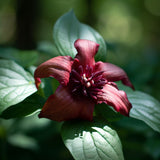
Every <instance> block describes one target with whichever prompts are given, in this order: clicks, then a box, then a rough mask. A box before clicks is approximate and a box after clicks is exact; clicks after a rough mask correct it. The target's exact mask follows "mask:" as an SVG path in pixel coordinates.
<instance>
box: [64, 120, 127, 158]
mask: <svg viewBox="0 0 160 160" xmlns="http://www.w3.org/2000/svg"><path fill="white" fill-rule="evenodd" d="M62 138H63V141H64V144H65V145H66V147H67V148H68V149H69V151H70V153H71V154H72V156H73V157H74V159H76V160H93V159H94V160H123V159H124V158H123V152H122V146H121V142H120V140H119V137H118V135H117V133H116V132H115V131H114V130H112V129H111V128H110V127H108V126H106V125H103V123H101V122H100V123H95V122H84V121H71V122H65V123H64V124H63V126H62Z"/></svg>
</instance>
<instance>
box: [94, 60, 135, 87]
mask: <svg viewBox="0 0 160 160" xmlns="http://www.w3.org/2000/svg"><path fill="white" fill-rule="evenodd" d="M96 70H98V71H104V72H103V76H104V78H106V79H107V81H110V82H113V81H119V80H121V81H122V83H123V84H125V85H127V86H129V87H131V88H132V89H134V86H133V85H132V83H131V82H130V80H129V78H128V76H127V74H126V73H125V71H124V70H123V69H121V68H120V67H118V66H116V65H114V64H111V63H103V62H101V61H99V62H97V63H96Z"/></svg>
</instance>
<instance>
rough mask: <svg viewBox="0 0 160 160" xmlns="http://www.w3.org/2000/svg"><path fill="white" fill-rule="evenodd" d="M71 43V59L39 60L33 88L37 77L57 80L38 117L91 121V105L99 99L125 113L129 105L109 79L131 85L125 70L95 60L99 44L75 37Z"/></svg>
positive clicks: (128, 109)
mask: <svg viewBox="0 0 160 160" xmlns="http://www.w3.org/2000/svg"><path fill="white" fill-rule="evenodd" d="M74 46H75V48H76V49H77V52H78V53H77V55H76V56H75V58H74V59H72V58H71V57H70V56H58V57H55V58H52V59H50V60H48V61H46V62H44V63H42V64H41V65H40V66H38V68H37V69H36V71H35V74H34V77H35V83H36V86H37V88H38V87H39V85H40V83H41V80H40V78H45V77H54V78H55V79H57V80H58V81H59V83H60V86H59V87H58V88H57V90H56V91H55V93H54V94H53V95H51V96H50V97H49V98H48V100H47V101H46V103H45V105H44V106H43V108H42V110H41V112H40V114H39V117H40V118H42V117H44V118H49V119H51V120H55V121H65V120H70V119H76V118H79V119H85V120H92V119H93V110H94V105H95V104H98V103H102V102H104V103H106V104H108V105H111V106H112V107H113V108H114V109H115V110H116V111H117V112H120V113H121V114H123V115H125V116H129V111H130V109H131V107H132V106H131V104H130V102H129V101H128V98H127V95H126V93H125V92H124V91H121V90H119V89H118V87H117V85H116V83H114V82H113V81H119V80H121V81H122V83H123V84H125V85H127V86H129V87H131V88H133V85H132V84H131V82H130V81H129V79H128V77H127V75H126V73H125V72H124V71H123V70H122V69H121V68H119V67H117V66H115V65H113V64H110V63H103V62H101V61H99V62H97V63H96V62H95V60H94V56H95V54H96V53H97V51H98V48H99V44H97V43H95V42H92V41H89V40H82V39H78V40H77V41H76V42H75V43H74Z"/></svg>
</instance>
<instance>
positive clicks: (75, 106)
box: [39, 86, 94, 121]
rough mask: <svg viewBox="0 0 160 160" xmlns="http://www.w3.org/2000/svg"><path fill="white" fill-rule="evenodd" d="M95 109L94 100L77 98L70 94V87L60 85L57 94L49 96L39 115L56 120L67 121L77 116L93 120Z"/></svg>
mask: <svg viewBox="0 0 160 160" xmlns="http://www.w3.org/2000/svg"><path fill="white" fill-rule="evenodd" d="M93 110H94V103H93V102H91V101H90V100H85V99H83V100H76V99H74V98H73V97H72V95H71V94H70V92H69V90H68V87H63V86H59V87H58V88H57V90H56V92H55V94H54V95H51V96H50V97H49V98H48V100H47V102H46V103H45V105H44V106H43V108H42V111H41V112H40V114H39V117H40V118H49V119H51V120H54V121H66V120H71V119H75V118H79V119H84V120H89V121H91V120H92V118H93Z"/></svg>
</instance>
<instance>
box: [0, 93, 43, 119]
mask: <svg viewBox="0 0 160 160" xmlns="http://www.w3.org/2000/svg"><path fill="white" fill-rule="evenodd" d="M44 102H45V101H44V99H43V98H42V97H40V96H39V95H37V94H33V95H31V96H29V97H27V98H26V99H25V100H24V101H22V102H20V103H18V104H16V105H13V106H11V107H8V108H7V109H6V110H4V111H3V112H2V113H1V115H0V117H1V118H4V119H10V118H17V117H24V116H28V115H30V114H33V113H37V112H38V111H39V110H40V109H41V108H42V107H43V105H44Z"/></svg>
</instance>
